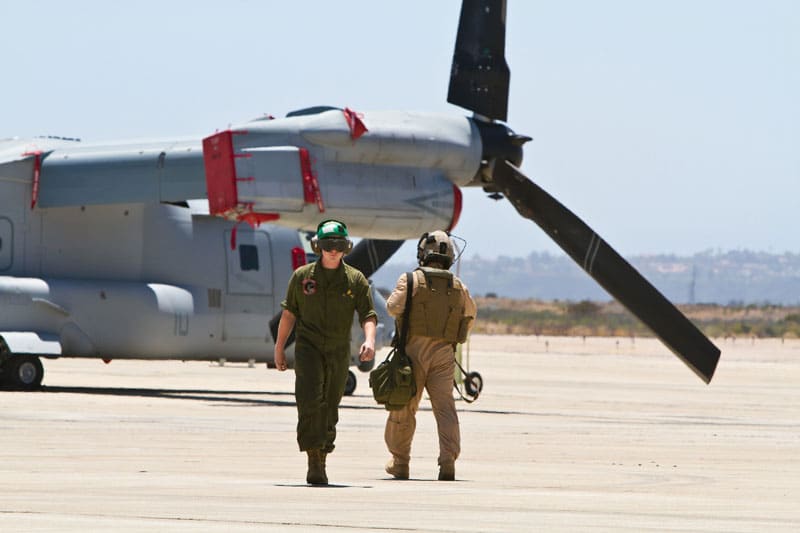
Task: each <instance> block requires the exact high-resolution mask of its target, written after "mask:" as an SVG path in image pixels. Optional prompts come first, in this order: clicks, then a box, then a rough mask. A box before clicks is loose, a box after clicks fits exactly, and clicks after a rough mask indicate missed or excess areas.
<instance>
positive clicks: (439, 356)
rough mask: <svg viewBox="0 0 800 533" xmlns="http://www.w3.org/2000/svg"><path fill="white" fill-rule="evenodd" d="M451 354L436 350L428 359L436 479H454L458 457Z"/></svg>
mask: <svg viewBox="0 0 800 533" xmlns="http://www.w3.org/2000/svg"><path fill="white" fill-rule="evenodd" d="M454 372H455V363H454V362H453V350H452V348H451V347H450V346H449V345H448V346H444V347H439V348H437V349H436V350H435V351H434V353H433V354H432V356H431V366H430V370H429V371H428V381H427V390H428V394H429V395H430V398H431V408H432V410H433V416H434V418H435V419H436V427H437V430H438V433H439V479H447V480H451V479H454V477H455V461H456V459H458V456H459V454H460V453H461V432H460V428H459V424H458V413H457V412H456V404H455V400H454V399H453V374H454Z"/></svg>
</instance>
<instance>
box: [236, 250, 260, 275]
mask: <svg viewBox="0 0 800 533" xmlns="http://www.w3.org/2000/svg"><path fill="white" fill-rule="evenodd" d="M239 264H240V265H241V266H242V272H245V271H247V270H258V248H256V247H255V246H253V245H252V244H240V245H239Z"/></svg>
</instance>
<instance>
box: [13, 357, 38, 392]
mask: <svg viewBox="0 0 800 533" xmlns="http://www.w3.org/2000/svg"><path fill="white" fill-rule="evenodd" d="M6 364H7V365H8V367H9V368H8V373H7V374H6V383H7V384H8V385H10V386H11V387H13V388H15V389H21V390H34V389H38V388H39V387H40V386H41V385H42V378H43V377H44V367H43V366H42V362H41V361H40V360H39V358H38V357H36V356H35V355H17V356H15V357H12V358H11V359H9V360H8V361H7V362H6Z"/></svg>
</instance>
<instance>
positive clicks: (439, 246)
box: [417, 230, 456, 269]
mask: <svg viewBox="0 0 800 533" xmlns="http://www.w3.org/2000/svg"><path fill="white" fill-rule="evenodd" d="M455 257H456V253H455V250H454V249H453V241H452V240H450V234H449V233H447V232H445V231H441V230H436V231H431V232H425V233H423V234H422V237H420V238H419V242H418V243H417V260H418V261H419V264H420V266H426V265H430V264H431V263H439V264H440V265H442V267H443V268H445V269H448V268H450V266H451V265H452V264H453V261H454V260H455Z"/></svg>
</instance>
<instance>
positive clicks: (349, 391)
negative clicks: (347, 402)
mask: <svg viewBox="0 0 800 533" xmlns="http://www.w3.org/2000/svg"><path fill="white" fill-rule="evenodd" d="M357 383H358V380H357V379H356V375H355V374H353V371H352V370H348V371H347V383H345V385H344V395H345V396H352V395H353V393H354V392H355V390H356V384H357Z"/></svg>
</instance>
